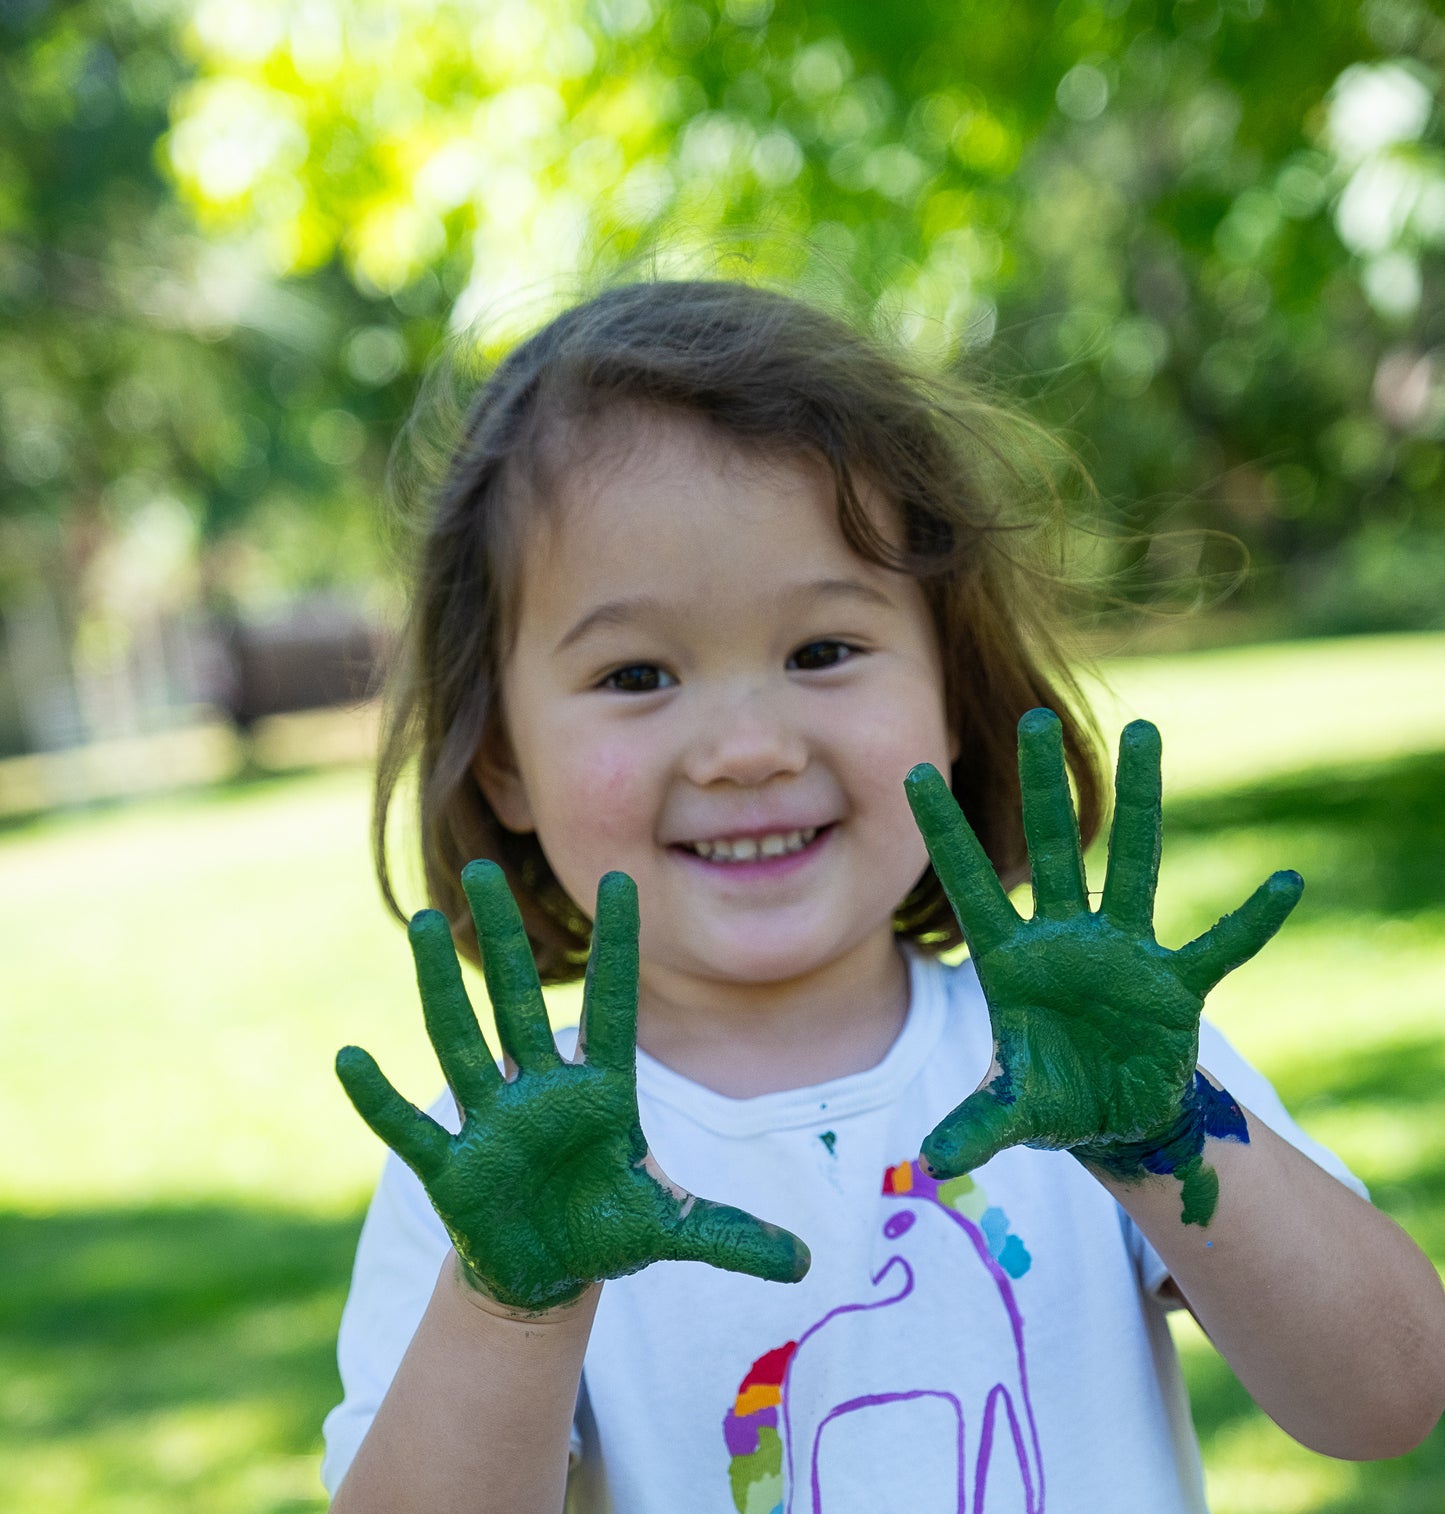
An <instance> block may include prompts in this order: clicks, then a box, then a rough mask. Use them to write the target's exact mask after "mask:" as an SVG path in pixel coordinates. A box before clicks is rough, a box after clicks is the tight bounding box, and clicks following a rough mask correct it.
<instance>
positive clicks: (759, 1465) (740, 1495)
mask: <svg viewBox="0 0 1445 1514" xmlns="http://www.w3.org/2000/svg"><path fill="white" fill-rule="evenodd" d="M728 1483H729V1486H730V1487H731V1489H732V1495H733V1507H734V1508H735V1509H737V1511H738V1514H770V1511H771V1510H772V1509H773V1508H774V1507H775V1506H776V1505H777V1503H778V1501H779V1499H781V1497H782V1494H783V1442H782V1438H781V1437H780V1436H779V1434H778V1432H777V1431H776V1430H775V1429H773V1427H772V1426H771V1425H763V1426H761V1427H760V1428H759V1430H758V1449H757V1450H756V1451H753V1452H751V1453H750V1454H749V1455H747V1456H735V1457H733V1459H732V1462H731V1464H730V1465H729V1467H728Z"/></svg>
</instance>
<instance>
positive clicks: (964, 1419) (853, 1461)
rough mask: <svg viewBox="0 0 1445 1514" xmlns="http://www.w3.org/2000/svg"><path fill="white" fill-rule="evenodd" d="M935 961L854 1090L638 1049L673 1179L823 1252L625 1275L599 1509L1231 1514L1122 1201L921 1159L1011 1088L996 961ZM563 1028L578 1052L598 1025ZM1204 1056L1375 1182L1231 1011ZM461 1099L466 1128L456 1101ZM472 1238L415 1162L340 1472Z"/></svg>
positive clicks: (578, 1444) (379, 1289) (1021, 1172)
mask: <svg viewBox="0 0 1445 1514" xmlns="http://www.w3.org/2000/svg"><path fill="white" fill-rule="evenodd" d="M910 972H911V979H912V982H911V1001H910V1006H909V1013H908V1018H907V1021H906V1023H905V1025H904V1028H903V1031H902V1032H901V1034H900V1035H899V1037H898V1040H897V1041H896V1042H895V1043H894V1045H893V1047H892V1049H891V1050H890V1051H889V1052H888V1054H887V1056H886V1057H884V1059H883V1060H882V1061H881V1062H880V1063H879V1064H878V1065H877V1066H876V1067H873V1068H871V1069H869V1070H868V1071H867V1072H862V1073H858V1074H856V1075H854V1076H851V1077H846V1078H839V1079H837V1080H835V1081H834V1082H831V1083H824V1084H820V1085H817V1086H815V1087H812V1088H801V1089H792V1090H788V1091H786V1092H782V1093H773V1094H765V1095H763V1096H761V1097H759V1098H753V1099H730V1098H725V1097H724V1096H722V1095H721V1094H718V1093H714V1092H712V1091H711V1090H709V1089H706V1088H702V1087H699V1086H698V1085H697V1084H696V1083H693V1082H690V1081H689V1080H688V1079H686V1078H683V1077H681V1076H679V1075H678V1074H677V1073H675V1072H672V1071H671V1070H669V1069H668V1068H666V1067H664V1066H663V1065H662V1064H661V1063H659V1062H656V1061H654V1060H653V1059H652V1058H651V1057H649V1056H647V1055H646V1054H645V1053H643V1052H639V1053H638V1058H637V1092H638V1105H639V1108H640V1111H641V1115H642V1125H643V1129H644V1131H645V1132H646V1135H647V1138H648V1141H649V1144H650V1145H651V1148H652V1150H653V1152H654V1153H655V1155H656V1156H657V1159H658V1161H659V1162H660V1163H661V1164H662V1167H663V1170H664V1171H665V1172H666V1173H667V1174H668V1175H669V1176H670V1177H671V1178H673V1179H674V1180H675V1181H677V1182H679V1183H681V1184H682V1185H683V1186H684V1187H686V1188H688V1189H690V1190H692V1191H693V1192H695V1193H699V1194H702V1195H705V1196H706V1197H708V1198H711V1199H717V1200H720V1201H722V1202H725V1203H730V1204H736V1205H738V1206H740V1207H741V1208H744V1209H747V1210H750V1211H751V1212H753V1213H754V1214H757V1215H759V1216H760V1217H762V1218H763V1219H768V1220H772V1221H774V1222H775V1223H777V1224H780V1225H785V1226H787V1228H788V1229H790V1230H793V1231H795V1232H796V1233H797V1234H798V1235H800V1236H802V1237H803V1239H804V1240H805V1241H806V1242H807V1243H808V1245H809V1247H810V1248H811V1250H812V1254H813V1265H812V1269H811V1270H810V1272H809V1273H808V1275H807V1277H806V1278H805V1279H804V1280H803V1281H802V1282H801V1283H797V1284H791V1285H785V1284H779V1283H766V1282H761V1281H759V1280H757V1279H754V1278H749V1277H743V1276H740V1275H738V1274H736V1273H731V1272H722V1271H719V1270H718V1269H716V1268H713V1267H709V1266H706V1265H704V1264H702V1263H696V1262H661V1263H656V1264H654V1265H653V1266H651V1267H648V1268H646V1269H645V1270H644V1271H642V1272H639V1273H635V1274H634V1275H633V1276H631V1277H625V1278H619V1279H616V1280H614V1281H612V1282H609V1283H608V1284H607V1285H606V1286H605V1287H604V1289H603V1290H602V1299H601V1302H600V1304H599V1307H598V1311H597V1319H596V1323H595V1326H594V1328H593V1332H592V1337H591V1340H590V1343H589V1345H588V1349H587V1357H586V1364H585V1366H584V1369H583V1382H582V1397H581V1400H580V1402H579V1405H578V1415H577V1423H576V1428H575V1431H574V1442H573V1451H574V1476H573V1481H572V1486H571V1492H570V1503H569V1507H570V1508H572V1509H575V1510H576V1511H577V1514H593V1511H601V1510H608V1509H611V1510H613V1511H615V1514H681V1511H687V1514H801V1511H805V1510H806V1511H809V1514H886V1511H892V1510H898V1511H906V1514H935V1511H937V1514H943V1511H948V1514H959V1511H963V1510H966V1511H968V1514H984V1511H987V1514H1098V1511H1099V1510H1101V1509H1108V1510H1109V1511H1110V1514H1197V1511H1201V1510H1203V1509H1204V1507H1205V1505H1204V1493H1203V1480H1202V1476H1201V1472H1200V1465H1199V1452H1198V1446H1197V1443H1196V1441H1195V1438H1194V1431H1193V1426H1192V1424H1191V1422H1190V1418H1189V1408H1188V1403H1187V1400H1186V1397H1185V1393H1184V1388H1183V1383H1182V1380H1181V1378H1180V1375H1179V1370H1178V1365H1177V1362H1176V1360H1175V1355H1174V1350H1173V1346H1172V1343H1171V1341H1170V1337H1169V1332H1168V1328H1167V1326H1166V1323H1165V1308H1164V1306H1163V1305H1162V1304H1161V1303H1160V1301H1159V1299H1158V1291H1159V1289H1160V1287H1161V1285H1162V1284H1163V1282H1164V1281H1165V1279H1166V1276H1167V1273H1166V1269H1165V1267H1164V1265H1163V1263H1162V1262H1161V1260H1160V1259H1159V1257H1158V1255H1157V1253H1156V1252H1155V1251H1154V1249H1153V1247H1152V1246H1150V1245H1149V1243H1148V1242H1147V1241H1146V1240H1145V1239H1144V1237H1143V1236H1142V1234H1141V1233H1140V1232H1139V1230H1138V1229H1137V1228H1136V1227H1135V1225H1134V1223H1133V1222H1132V1221H1131V1220H1130V1219H1129V1217H1128V1216H1127V1215H1126V1214H1125V1213H1124V1211H1123V1210H1122V1209H1120V1208H1119V1206H1118V1205H1117V1204H1116V1203H1115V1202H1114V1200H1113V1199H1112V1198H1111V1197H1110V1196H1109V1194H1108V1193H1107V1192H1106V1191H1105V1189H1104V1188H1103V1187H1102V1186H1101V1185H1100V1184H1099V1183H1098V1182H1097V1181H1096V1180H1095V1179H1094V1178H1092V1177H1091V1176H1090V1175H1089V1174H1088V1173H1087V1172H1086V1171H1085V1170H1084V1168H1083V1167H1081V1166H1080V1165H1079V1164H1078V1163H1077V1162H1076V1161H1075V1160H1074V1159H1073V1158H1072V1157H1070V1156H1068V1155H1066V1154H1064V1153H1059V1152H1040V1151H1032V1150H1029V1149H1027V1148H1024V1147H1015V1148H1013V1149H1011V1150H1009V1151H1005V1152H1002V1153H1000V1154H999V1155H998V1156H996V1157H995V1158H994V1159H993V1160H992V1161H990V1162H988V1163H987V1164H986V1165H984V1166H983V1167H981V1168H979V1169H978V1171H977V1172H975V1173H974V1174H973V1175H972V1176H971V1177H966V1178H959V1179H956V1180H954V1181H953V1182H951V1183H944V1184H941V1185H940V1184H936V1183H934V1182H933V1181H932V1180H930V1179H929V1178H928V1177H927V1176H926V1175H924V1174H923V1173H922V1172H921V1171H920V1170H919V1168H918V1165H917V1163H916V1160H915V1159H916V1157H917V1155H918V1148H919V1144H920V1142H921V1141H922V1140H923V1138H924V1136H925V1135H927V1133H928V1132H929V1130H931V1129H932V1127H933V1126H934V1125H935V1124H936V1123H937V1122H938V1121H939V1120H940V1119H941V1118H942V1117H943V1116H944V1115H945V1114H947V1113H948V1111H949V1110H950V1109H952V1108H953V1107H954V1106H955V1105H956V1104H958V1103H959V1102H960V1100H961V1099H962V1098H963V1097H964V1096H965V1095H966V1094H967V1093H969V1092H970V1091H971V1090H972V1089H973V1088H974V1087H975V1086H976V1085H977V1084H978V1083H979V1082H980V1080H981V1079H982V1078H983V1076H984V1075H985V1073H986V1072H987V1070H988V1068H989V1065H990V1061H991V1057H992V1043H991V1040H990V1034H989V1024H988V1014H987V1009H986V1006H985V1004H984V1001H983V996H982V994H981V992H980V990H979V987H978V981H977V978H976V976H975V974H974V971H973V968H972V965H971V964H970V963H967V962H965V963H963V964H962V965H960V966H958V967H948V966H945V965H944V964H942V963H940V962H938V961H936V960H934V959H932V958H928V957H923V956H917V955H915V956H911V958H910ZM558 1039H559V1044H561V1046H562V1048H563V1051H564V1053H565V1054H570V1052H571V1049H572V1045H573V1044H575V1043H574V1040H573V1033H564V1034H563V1035H561V1036H559V1038H558ZM1199 1059H1200V1063H1201V1065H1202V1066H1204V1067H1206V1068H1207V1069H1208V1070H1209V1071H1210V1072H1211V1073H1212V1074H1213V1075H1214V1076H1215V1077H1216V1078H1217V1079H1218V1080H1219V1081H1220V1082H1222V1083H1223V1084H1224V1086H1225V1087H1226V1088H1227V1089H1228V1090H1229V1091H1230V1093H1232V1094H1233V1096H1234V1097H1235V1099H1236V1100H1238V1101H1239V1102H1240V1103H1242V1104H1244V1105H1245V1106H1247V1107H1248V1108H1249V1109H1250V1110H1251V1111H1252V1112H1253V1113H1254V1114H1255V1115H1256V1116H1258V1118H1259V1119H1260V1120H1262V1121H1263V1122H1264V1123H1265V1124H1267V1125H1269V1126H1270V1127H1272V1128H1273V1129H1274V1130H1275V1131H1277V1132H1278V1133H1279V1134H1280V1135H1281V1136H1283V1137H1284V1138H1285V1139H1286V1140H1288V1141H1290V1142H1291V1143H1293V1144H1294V1145H1295V1146H1297V1147H1299V1148H1300V1149H1301V1150H1303V1151H1304V1152H1305V1153H1307V1154H1308V1155H1309V1156H1310V1157H1312V1158H1313V1159H1314V1160H1315V1161H1316V1162H1318V1163H1319V1164H1320V1165H1321V1166H1322V1167H1324V1168H1326V1169H1327V1170H1328V1171H1330V1172H1332V1173H1334V1174H1335V1175H1336V1176H1337V1177H1338V1178H1340V1179H1341V1180H1342V1181H1344V1182H1346V1183H1348V1184H1349V1185H1350V1186H1351V1187H1353V1188H1355V1189H1356V1190H1357V1191H1359V1192H1362V1193H1363V1191H1364V1190H1363V1187H1362V1185H1361V1184H1360V1183H1359V1182H1358V1180H1357V1179H1355V1178H1354V1177H1353V1176H1352V1175H1351V1174H1350V1173H1349V1172H1348V1171H1347V1170H1346V1169H1345V1168H1344V1167H1343V1165H1342V1164H1341V1163H1340V1162H1339V1160H1338V1159H1337V1158H1336V1157H1334V1156H1333V1155H1332V1154H1331V1153H1330V1152H1328V1151H1326V1150H1324V1148H1322V1147H1321V1146H1319V1145H1318V1144H1317V1143H1315V1142H1314V1141H1311V1140H1310V1139H1309V1138H1308V1137H1307V1136H1306V1135H1305V1134H1304V1133H1303V1132H1302V1131H1301V1130H1300V1129H1299V1127H1298V1126H1296V1125H1295V1124H1294V1122H1293V1121H1292V1120H1291V1119H1290V1117H1289V1116H1288V1114H1286V1112H1285V1110H1284V1107H1283V1105H1282V1104H1281V1103H1280V1101H1279V1099H1278V1097H1277V1096H1276V1094H1275V1092H1274V1090H1273V1089H1272V1088H1271V1087H1270V1085H1269V1083H1268V1082H1267V1081H1266V1080H1265V1079H1264V1078H1263V1077H1261V1076H1260V1074H1259V1073H1257V1072H1256V1071H1255V1070H1254V1069H1253V1068H1252V1067H1250V1066H1249V1065H1248V1064H1247V1063H1246V1062H1244V1061H1243V1059H1242V1058H1240V1056H1239V1055H1238V1054H1237V1053H1236V1052H1235V1051H1234V1050H1233V1048H1231V1047H1230V1046H1229V1045H1228V1043H1227V1042H1226V1041H1225V1040H1224V1038H1223V1037H1222V1036H1221V1035H1220V1034H1219V1032H1218V1031H1216V1030H1215V1029H1214V1028H1213V1027H1212V1026H1210V1025H1208V1024H1205V1025H1204V1026H1203V1028H1202V1030H1201V1035H1200V1056H1199ZM433 1112H434V1113H435V1114H437V1116H438V1118H441V1119H443V1121H444V1122H445V1121H446V1120H447V1118H448V1116H450V1119H451V1124H452V1128H455V1114H454V1112H453V1111H452V1109H451V1108H450V1100H449V1099H446V1100H444V1101H442V1102H441V1103H439V1105H438V1106H437V1108H436V1109H435V1110H434V1111H433ZM1205 1240H1206V1237H1205V1233H1204V1232H1202V1231H1201V1233H1200V1243H1201V1245H1202V1244H1204V1243H1205ZM448 1244H449V1243H448V1240H447V1236H446V1232H445V1231H444V1230H443V1229H442V1227H441V1224H440V1223H439V1222H438V1220H437V1219H436V1216H435V1215H434V1214H433V1212H432V1209H431V1206H430V1204H429V1203H428V1201H427V1198H426V1195H425V1193H424V1192H423V1190H422V1188H421V1185H420V1184H419V1183H418V1182H417V1180H416V1178H415V1177H414V1176H413V1175H412V1173H411V1172H410V1170H409V1169H408V1168H406V1167H405V1166H404V1165H403V1164H402V1163H401V1162H400V1161H398V1160H397V1159H396V1158H395V1157H391V1158H389V1159H388V1161H387V1163H386V1168H385V1171H384V1174H383V1176H382V1180H381V1183H380V1186H379V1187H378V1189H377V1193H376V1197H375V1199H374V1200H373V1202H372V1205H371V1209H370V1211H369V1212H368V1214H367V1218H366V1223H365V1225H364V1227H363V1229H362V1233H361V1241H360V1245H359V1247H358V1250H357V1258H356V1270H355V1275H354V1277H353V1279H352V1287H351V1294H350V1297H349V1298H348V1300H347V1304H346V1310H345V1313H344V1315H343V1317H342V1323H341V1337H340V1343H339V1351H338V1354H339V1359H340V1366H341V1377H342V1383H343V1385H344V1388H345V1395H346V1396H345V1399H344V1401H343V1402H342V1403H341V1404H340V1405H339V1406H338V1407H337V1408H336V1409H334V1410H333V1411H332V1412H331V1414H330V1415H329V1416H328V1417H327V1420H326V1427H325V1434H326V1456H325V1461H324V1463H323V1470H322V1475H323V1478H324V1480H325V1482H326V1484H327V1486H328V1487H329V1488H331V1489H333V1490H334V1489H335V1487H336V1485H337V1484H338V1483H339V1482H340V1480H341V1478H342V1476H343V1475H344V1473H345V1471H346V1468H347V1467H348V1466H349V1465H350V1463H351V1459H352V1457H353V1456H354V1455H355V1453H356V1448H357V1447H358V1446H359V1445H360V1443H361V1440H362V1438H363V1436H364V1435H365V1434H366V1431H367V1428H368V1427H369V1425H370V1423H371V1420H372V1417H373V1416H374V1415H375V1413H376V1409H377V1406H378V1405H379V1404H380V1402H381V1399H382V1397H383V1395H384V1394H385V1392H386V1389H387V1387H388V1386H389V1384H390V1382H391V1379H392V1376H393V1375H394V1373H395V1371H396V1368H397V1365H398V1363H399V1362H400V1360H401V1357H402V1355H403V1353H404V1352H405V1350H406V1347H407V1345H408V1343H409V1341H410V1339H411V1336H412V1334H413V1332H414V1330H415V1328H416V1325H417V1323H418V1321H419V1320H420V1318H421V1315H422V1313H423V1311H424V1310H425V1308H426V1305H427V1302H428V1300H429V1298H430V1296H431V1292H432V1288H433V1286H434V1284H435V1282H436V1277H437V1272H438V1269H439V1267H440V1265H441V1262H442V1261H443V1259H444V1258H445V1256H446V1253H447V1250H448ZM477 1433H478V1434H479V1435H484V1434H485V1433H486V1426H485V1425H479V1426H478V1427H477Z"/></svg>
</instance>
